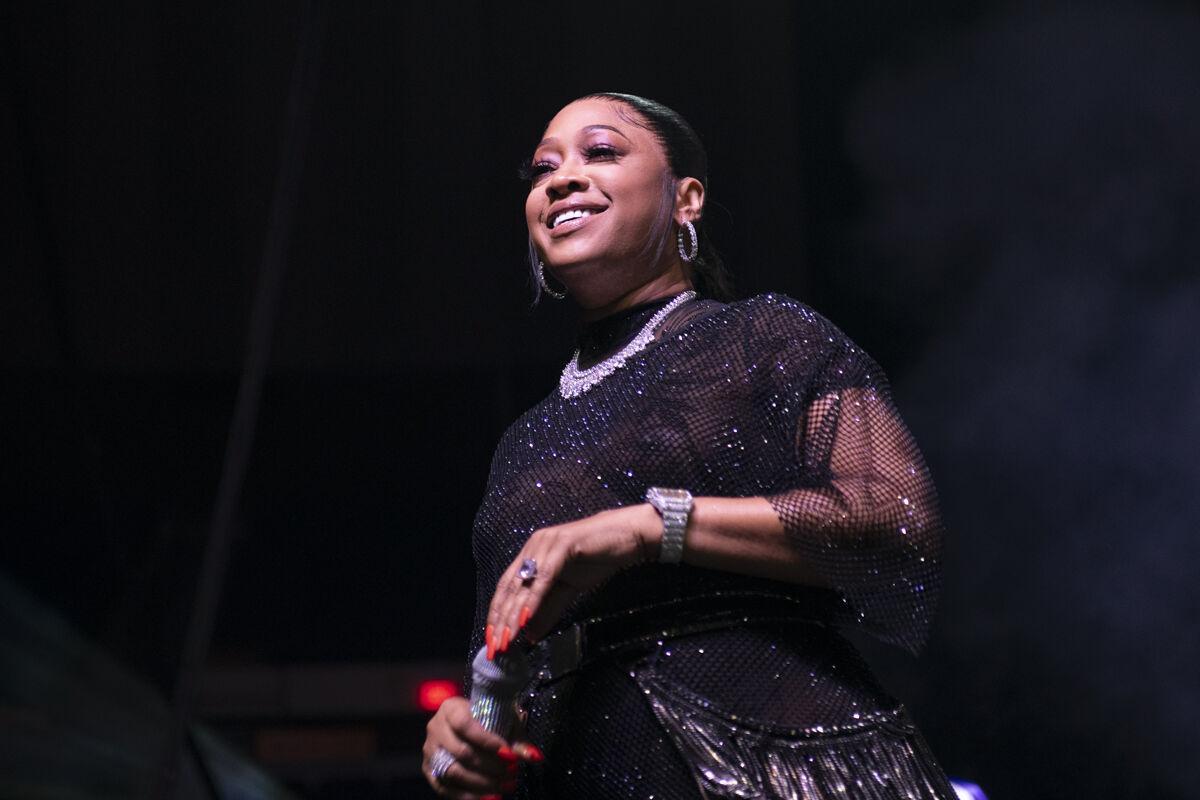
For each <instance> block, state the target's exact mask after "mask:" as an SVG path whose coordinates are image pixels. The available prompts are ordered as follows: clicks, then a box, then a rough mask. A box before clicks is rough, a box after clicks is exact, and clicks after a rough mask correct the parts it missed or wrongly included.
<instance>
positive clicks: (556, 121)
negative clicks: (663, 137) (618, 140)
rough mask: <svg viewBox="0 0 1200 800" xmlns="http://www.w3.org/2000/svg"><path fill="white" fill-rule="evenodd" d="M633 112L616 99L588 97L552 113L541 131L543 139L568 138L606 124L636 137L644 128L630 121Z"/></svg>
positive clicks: (631, 137) (643, 133) (635, 138)
mask: <svg viewBox="0 0 1200 800" xmlns="http://www.w3.org/2000/svg"><path fill="white" fill-rule="evenodd" d="M632 113H633V112H632V111H631V110H630V109H628V108H626V107H625V106H624V104H622V103H620V102H618V101H615V100H606V99H603V98H597V97H588V98H584V99H582V100H576V101H574V102H572V103H568V104H567V105H566V106H563V108H562V110H561V111H559V112H558V113H557V114H555V115H554V118H553V119H551V120H550V123H549V124H548V125H547V126H546V130H545V132H544V133H543V134H542V138H543V139H547V138H555V139H571V138H573V137H574V136H575V135H576V134H578V133H579V132H580V131H582V130H584V129H585V128H590V127H593V126H597V125H599V126H605V127H609V128H616V129H617V130H618V131H619V132H620V133H622V134H624V135H625V136H626V137H628V138H629V139H630V140H638V139H640V138H641V137H642V136H644V135H645V134H646V131H645V129H643V128H642V127H640V126H638V125H633V124H631V123H630V122H629V119H630V116H631V114H632Z"/></svg>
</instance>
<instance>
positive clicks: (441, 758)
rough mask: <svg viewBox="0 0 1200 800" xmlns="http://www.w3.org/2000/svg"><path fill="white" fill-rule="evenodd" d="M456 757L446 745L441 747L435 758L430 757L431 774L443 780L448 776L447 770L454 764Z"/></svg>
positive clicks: (436, 778) (434, 755)
mask: <svg viewBox="0 0 1200 800" xmlns="http://www.w3.org/2000/svg"><path fill="white" fill-rule="evenodd" d="M454 761H455V758H454V756H452V755H450V751H449V750H447V749H446V748H444V747H439V748H438V749H437V752H436V753H434V754H433V758H431V759H429V774H430V775H432V776H433V777H434V779H435V780H439V781H440V780H441V779H442V778H444V777H445V776H446V772H447V771H448V770H449V769H450V767H452V766H453V765H454Z"/></svg>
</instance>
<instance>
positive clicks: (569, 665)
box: [530, 590, 837, 686]
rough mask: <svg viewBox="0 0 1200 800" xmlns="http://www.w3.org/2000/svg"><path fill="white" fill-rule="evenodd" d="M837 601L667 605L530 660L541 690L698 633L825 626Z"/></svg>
mask: <svg viewBox="0 0 1200 800" xmlns="http://www.w3.org/2000/svg"><path fill="white" fill-rule="evenodd" d="M836 602H837V596H836V595H835V594H834V593H832V592H829V591H824V590H813V591H806V592H804V593H803V594H801V595H799V596H797V597H790V596H787V595H780V594H773V593H771V592H755V591H728V592H713V593H711V594H705V595H698V596H694V597H683V598H678V599H674V600H667V601H664V602H661V603H654V604H653V605H647V606H640V607H637V608H630V609H624V610H621V611H616V612H613V613H611V614H605V615H602V616H597V617H592V618H589V619H585V620H581V621H579V622H576V623H573V624H571V625H568V626H567V627H565V628H563V629H561V630H558V631H555V632H554V633H552V634H550V635H549V636H547V637H546V638H545V639H543V640H542V641H540V642H538V643H537V644H535V645H534V646H533V647H532V649H531V651H530V655H531V659H532V661H533V664H534V666H535V668H536V669H537V671H536V673H535V674H534V680H535V682H536V683H538V684H539V685H543V686H544V685H545V684H548V683H553V682H554V681H557V680H559V679H560V678H565V677H567V676H568V675H570V674H571V673H573V672H576V671H578V670H580V669H582V668H583V667H585V666H586V665H587V664H589V663H591V662H592V661H595V660H596V659H598V658H601V657H603V656H606V655H610V654H612V653H617V652H620V651H623V650H628V649H632V648H636V647H645V646H647V645H649V644H650V643H652V642H658V641H659V640H662V639H666V638H671V637H676V636H687V635H688V634H693V633H703V632H707V631H715V630H721V629H722V628H732V627H735V626H738V625H745V624H750V623H756V622H802V623H809V624H813V623H817V624H824V623H827V622H829V620H830V619H831V618H832V615H833V610H834V604H835V603H836Z"/></svg>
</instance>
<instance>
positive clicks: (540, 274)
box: [537, 259, 567, 300]
mask: <svg viewBox="0 0 1200 800" xmlns="http://www.w3.org/2000/svg"><path fill="white" fill-rule="evenodd" d="M537 278H538V286H541V287H542V291H543V292H545V293H546V294H548V295H550V296H551V297H553V298H554V299H555V300H562V299H563V298H564V297H566V296H567V292H566V290H563V291H561V292H556V291H554V290H553V289H551V288H550V284H548V283H546V265H545V264H543V263H542V261H541V259H538V271H537Z"/></svg>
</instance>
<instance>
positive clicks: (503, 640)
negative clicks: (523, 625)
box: [500, 625, 512, 653]
mask: <svg viewBox="0 0 1200 800" xmlns="http://www.w3.org/2000/svg"><path fill="white" fill-rule="evenodd" d="M511 639H512V630H510V629H509V627H508V626H507V625H505V626H504V633H502V634H501V635H500V652H501V653H505V652H508V643H509V641H510V640H511Z"/></svg>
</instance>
